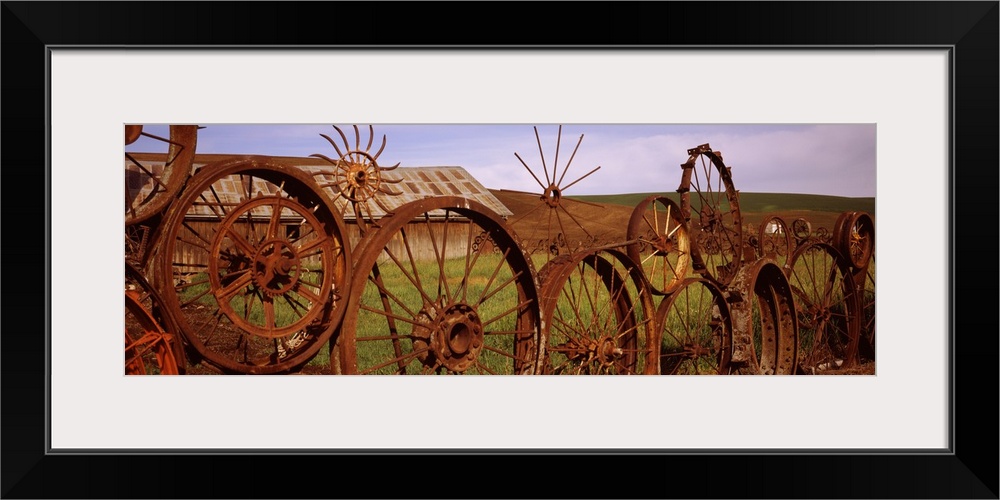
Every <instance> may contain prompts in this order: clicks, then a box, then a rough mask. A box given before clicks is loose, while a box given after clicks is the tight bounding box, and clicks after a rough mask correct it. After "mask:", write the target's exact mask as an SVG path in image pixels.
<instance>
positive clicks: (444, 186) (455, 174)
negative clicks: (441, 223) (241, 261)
mask: <svg viewBox="0 0 1000 500" xmlns="http://www.w3.org/2000/svg"><path fill="white" fill-rule="evenodd" d="M301 168H302V169H303V170H306V171H311V172H313V173H314V179H316V182H317V183H319V184H320V185H327V184H333V181H334V176H333V175H332V170H331V169H330V168H325V167H314V166H301ZM381 175H382V178H383V179H384V180H392V181H396V180H399V181H400V182H393V183H388V182H385V183H384V184H383V185H384V186H386V188H387V189H389V190H391V191H392V192H396V193H399V194H398V195H388V194H384V193H381V192H379V193H377V194H376V197H377V198H378V201H379V202H381V204H382V205H384V206H385V208H388V209H389V210H390V211H392V210H395V209H396V208H398V207H399V206H401V205H403V204H405V203H409V202H411V201H416V200H422V199H424V198H432V197H437V196H460V197H462V198H468V199H471V200H473V201H476V202H478V203H481V204H483V205H484V206H486V208H489V209H490V210H493V211H494V212H496V213H497V214H498V215H500V216H501V217H509V216H511V215H513V212H511V211H510V210H509V209H508V208H507V207H506V206H505V205H504V204H503V203H501V202H500V200H498V199H497V198H496V197H495V196H493V193H490V191H489V190H488V189H486V188H485V187H484V186H483V185H482V184H480V183H479V181H478V180H476V178H475V177H473V176H472V175H470V174H469V172H468V171H467V170H465V169H464V168H462V167H399V168H397V169H395V170H391V171H385V172H382V174H381ZM324 189H325V190H326V191H327V195H328V196H330V198H331V199H333V200H334V203H336V204H337V206H338V208H340V209H341V210H342V211H343V210H344V209H345V208H347V210H346V213H345V218H346V219H349V220H351V219H353V218H354V210H353V208H352V207H348V206H347V205H348V203H349V202H348V200H347V199H345V198H344V197H342V196H339V193H338V192H337V191H336V186H335V185H331V186H329V187H326V188H324ZM368 208H369V209H371V212H372V216H373V217H375V218H379V217H382V216H384V215H385V213H386V212H385V210H384V209H383V208H382V207H380V206H379V203H375V202H373V201H369V202H368ZM442 215H443V214H442Z"/></svg>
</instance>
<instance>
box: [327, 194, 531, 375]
mask: <svg viewBox="0 0 1000 500" xmlns="http://www.w3.org/2000/svg"><path fill="white" fill-rule="evenodd" d="M358 249H359V250H358V254H357V258H356V261H355V262H354V269H355V273H354V279H353V282H352V285H351V290H352V292H351V296H350V302H349V304H348V307H347V312H346V315H345V317H344V320H343V323H342V324H341V328H340V333H339V335H338V343H339V349H338V350H337V352H335V353H333V355H331V363H332V366H331V369H332V371H334V372H335V373H343V374H372V375H391V374H399V375H409V374H473V375H491V374H503V375H515V374H533V373H537V370H538V356H539V348H538V346H539V343H540V340H539V322H538V297H537V290H536V287H535V273H534V267H533V266H532V264H531V262H530V261H529V260H528V259H527V257H526V256H525V255H524V254H523V253H522V252H521V249H520V247H519V246H518V244H517V239H516V237H515V236H514V235H513V233H512V232H511V231H510V230H509V228H507V226H506V225H505V223H504V222H503V220H502V219H500V217H499V216H498V215H496V214H495V213H494V212H492V211H490V210H489V209H488V208H486V207H485V206H483V205H481V204H479V203H476V202H474V201H472V200H468V199H464V198H458V197H435V198H427V199H424V200H417V201H414V202H410V203H408V204H405V205H402V206H400V207H398V208H397V209H396V210H395V211H394V212H393V214H392V215H390V216H387V217H385V218H383V219H381V220H380V221H379V226H378V229H376V230H374V231H372V232H370V233H369V234H368V235H367V236H365V237H364V239H362V241H361V242H360V243H359V244H358Z"/></svg>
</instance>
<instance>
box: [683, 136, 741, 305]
mask: <svg viewBox="0 0 1000 500" xmlns="http://www.w3.org/2000/svg"><path fill="white" fill-rule="evenodd" d="M688 155H690V156H689V158H688V160H687V162H685V163H684V164H683V165H681V168H682V169H683V174H682V177H681V184H680V187H678V188H677V192H678V193H680V195H681V204H680V206H681V213H682V214H683V215H684V218H685V220H686V221H687V227H688V231H689V232H690V234H691V239H692V240H693V241H694V244H693V245H692V248H693V264H694V270H695V272H697V273H699V274H701V275H702V276H704V277H706V278H709V279H712V280H715V281H716V282H717V283H719V284H721V285H723V286H725V285H727V284H729V282H730V281H732V279H733V277H734V276H735V275H736V271H738V270H739V268H740V262H741V260H742V258H743V218H742V215H741V214H740V202H739V193H738V192H737V191H736V188H735V187H733V179H732V174H731V172H730V168H729V167H727V166H726V164H725V163H723V161H722V153H720V152H718V151H712V148H711V147H710V146H709V145H708V144H703V145H701V146H698V147H696V148H692V149H689V150H688Z"/></svg>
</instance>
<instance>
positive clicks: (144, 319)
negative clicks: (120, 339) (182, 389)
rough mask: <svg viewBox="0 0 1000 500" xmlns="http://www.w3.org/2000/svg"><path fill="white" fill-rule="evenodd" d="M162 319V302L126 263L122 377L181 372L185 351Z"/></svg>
mask: <svg viewBox="0 0 1000 500" xmlns="http://www.w3.org/2000/svg"><path fill="white" fill-rule="evenodd" d="M174 331H175V329H174V328H173V327H172V326H171V324H170V322H169V321H168V319H167V318H166V317H165V316H164V315H163V301H162V299H161V298H160V296H159V294H158V293H157V292H156V290H155V289H154V288H153V287H152V286H151V285H150V284H149V282H148V281H146V278H145V277H143V275H142V273H141V272H140V271H139V270H138V269H137V268H136V267H135V266H133V265H132V264H130V263H129V262H128V261H126V262H125V373H126V374H128V375H137V374H162V375H177V374H179V373H183V372H184V364H185V356H184V347H183V345H182V343H181V341H180V339H179V338H177V337H176V336H174V334H173V333H172V332H174Z"/></svg>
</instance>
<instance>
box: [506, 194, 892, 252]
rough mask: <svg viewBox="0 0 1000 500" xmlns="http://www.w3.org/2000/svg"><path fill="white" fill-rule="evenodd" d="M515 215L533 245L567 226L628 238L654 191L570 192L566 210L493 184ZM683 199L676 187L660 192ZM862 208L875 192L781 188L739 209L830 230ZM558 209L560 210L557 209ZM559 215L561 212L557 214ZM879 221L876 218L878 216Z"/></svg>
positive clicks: (602, 237)
mask: <svg viewBox="0 0 1000 500" xmlns="http://www.w3.org/2000/svg"><path fill="white" fill-rule="evenodd" d="M490 192H492V193H493V194H494V195H495V196H496V197H497V198H498V199H499V200H500V202H501V203H503V204H504V206H506V207H507V208H508V209H510V211H511V212H513V216H511V217H510V219H509V222H510V223H511V225H512V227H513V229H514V230H515V231H516V233H517V234H518V236H519V237H521V238H522V239H524V240H525V241H527V242H528V243H529V245H537V244H541V243H540V242H541V241H542V240H544V239H546V238H551V237H552V236H553V235H554V234H556V233H559V232H565V233H566V237H567V239H568V240H571V241H581V240H585V239H587V238H588V237H592V238H594V239H596V240H598V241H600V242H614V241H624V240H625V236H626V235H625V232H626V229H627V227H628V220H629V217H630V216H631V214H632V210H633V209H634V208H635V206H636V205H638V204H639V202H640V201H642V200H643V199H644V198H646V197H647V196H649V195H650V194H652V193H633V194H616V195H598V196H575V197H568V199H564V200H563V202H562V207H563V209H564V211H552V210H548V209H547V207H545V206H544V205H545V203H544V202H543V201H541V200H540V199H539V196H538V195H531V194H527V193H521V192H517V191H504V190H498V189H491V190H490ZM658 194H661V195H666V196H667V197H668V198H670V199H673V200H674V201H675V202H679V201H680V198H679V195H678V194H677V193H676V192H675V193H658ZM854 210H859V211H864V212H868V213H869V214H871V215H872V218H873V219H874V218H875V199H874V198H845V197H840V196H821V195H808V194H783V193H740V213H741V214H742V216H743V223H744V224H745V225H749V226H753V227H760V225H761V224H762V223H763V221H764V220H765V219H767V218H769V217H771V216H778V217H781V218H782V219H784V220H785V223H786V224H790V223H791V222H792V221H794V220H795V219H798V218H803V219H805V220H807V221H809V223H810V224H811V225H812V227H813V229H814V230H816V229H818V228H821V227H822V228H826V229H827V230H832V228H833V226H834V223H835V222H836V220H837V217H838V216H839V215H840V214H841V213H842V212H848V211H854ZM557 212H558V213H557ZM553 215H560V216H561V217H553ZM876 223H877V222H876Z"/></svg>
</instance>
